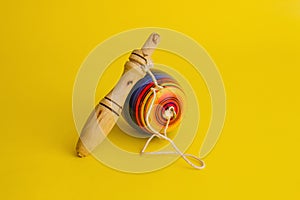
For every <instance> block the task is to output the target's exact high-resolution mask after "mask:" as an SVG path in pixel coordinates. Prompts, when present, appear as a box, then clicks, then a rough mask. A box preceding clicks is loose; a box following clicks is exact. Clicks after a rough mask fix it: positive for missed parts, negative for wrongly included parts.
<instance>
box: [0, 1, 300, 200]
mask: <svg viewBox="0 0 300 200" xmlns="http://www.w3.org/2000/svg"><path fill="white" fill-rule="evenodd" d="M0 11H1V12H0V21H1V23H0V27H1V32H0V36H1V37H0V38H1V39H0V40H1V41H0V44H1V52H0V53H1V54H0V55H1V59H0V63H1V77H0V78H1V79H0V80H1V84H0V89H1V98H0V104H1V129H2V130H1V142H0V144H1V147H2V149H1V153H2V156H1V159H0V160H1V166H0V181H1V183H0V184H1V185H0V188H1V189H0V195H1V199H81V200H82V199H184V198H189V199H204V198H205V199H221V198H222V199H299V198H300V191H299V188H300V175H299V167H300V165H299V163H300V162H299V146H300V136H299V128H298V126H299V119H300V117H299V114H300V112H299V111H300V109H299V100H300V99H299V96H300V95H299V81H298V80H299V67H300V58H299V57H300V37H299V35H300V1H299V0H285V1H284V0H282V1H279V0H274V1H259V0H255V1H230V0H228V1H216V0H212V1H188V0H186V1H155V0H153V1H136V0H131V1H118V2H114V1H80V3H79V1H78V2H74V1H5V2H1V7H0ZM145 26H159V27H165V28H171V29H175V30H178V31H180V32H183V33H185V34H187V35H189V36H191V37H192V38H194V39H195V40H196V41H198V42H199V43H200V44H202V45H203V46H204V47H205V48H206V50H207V51H208V52H209V54H210V55H211V56H212V58H213V59H214V61H215V62H216V64H217V66H218V68H219V70H220V72H221V74H222V77H223V80H224V83H225V87H226V92H227V118H226V123H225V127H224V130H223V133H222V135H221V138H220V140H219V142H218V144H217V146H216V148H215V149H214V150H213V152H212V153H210V155H209V156H208V157H207V158H206V159H205V161H206V163H207V168H206V169H205V170H203V171H196V170H193V169H190V168H188V167H186V165H185V163H184V162H183V161H182V160H178V161H177V162H176V163H174V164H173V165H171V166H170V167H168V168H165V169H163V170H160V171H157V172H154V173H148V174H140V175H134V174H126V173H122V172H118V171H115V170H112V169H110V168H108V167H106V166H104V165H102V164H100V163H99V162H98V161H97V160H95V159H93V158H92V157H89V158H86V159H84V160H82V159H78V158H76V157H75V154H74V147H75V143H76V141H77V138H78V135H77V133H76V130H75V127H74V123H73V116H72V89H73V82H74V80H75V77H76V73H77V70H78V69H79V67H80V65H81V63H82V62H83V60H84V58H85V57H86V56H87V55H88V53H89V52H90V51H91V50H92V49H93V48H94V47H95V46H96V45H97V44H99V43H100V42H101V41H103V40H105V39H106V38H108V37H110V36H112V35H113V34H116V33H118V32H120V31H124V30H127V29H132V28H138V27H145ZM190 151H191V152H192V153H197V151H196V149H194V148H193V149H191V150H190Z"/></svg>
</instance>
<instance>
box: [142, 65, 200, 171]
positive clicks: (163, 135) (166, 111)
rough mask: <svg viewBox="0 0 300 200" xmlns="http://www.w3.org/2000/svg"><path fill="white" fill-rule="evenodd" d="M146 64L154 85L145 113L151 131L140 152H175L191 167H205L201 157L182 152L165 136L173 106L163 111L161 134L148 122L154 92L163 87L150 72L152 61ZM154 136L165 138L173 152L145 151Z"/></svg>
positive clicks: (171, 116) (161, 152) (154, 96)
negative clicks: (164, 121) (162, 130)
mask: <svg viewBox="0 0 300 200" xmlns="http://www.w3.org/2000/svg"><path fill="white" fill-rule="evenodd" d="M147 65H148V66H144V67H143V69H144V70H145V72H146V73H148V74H149V75H150V77H151V78H152V80H153V83H154V85H155V87H152V88H151V90H152V92H153V98H152V101H151V104H150V107H149V110H148V112H147V114H146V125H147V126H148V128H149V129H150V130H151V132H152V133H153V134H152V135H151V137H150V138H149V139H148V140H147V142H146V144H145V146H144V148H143V149H142V151H141V154H150V155H162V154H168V155H170V154H175V155H180V156H181V157H182V158H183V159H184V160H185V161H186V162H187V163H188V164H189V165H191V166H192V167H194V168H195V169H203V168H204V167H205V163H204V161H203V160H201V158H199V157H197V156H195V155H192V154H184V153H183V152H181V151H180V149H179V148H178V147H177V146H176V145H175V143H174V142H173V140H172V139H170V138H169V137H168V136H167V129H168V127H169V124H170V120H171V118H173V117H174V118H176V111H175V109H174V107H172V106H171V107H169V108H168V109H167V110H165V113H164V117H165V119H166V120H167V122H166V125H165V128H164V132H163V134H161V133H159V132H158V131H157V130H155V129H154V128H153V127H152V126H151V124H150V122H149V117H150V113H151V111H152V108H153V105H154V102H155V99H156V93H157V91H159V90H161V89H163V87H162V86H160V85H159V84H158V82H157V80H156V78H155V76H154V75H153V73H152V72H151V70H150V68H151V65H152V63H151V62H150V63H148V64H147ZM154 137H157V138H160V139H164V140H167V141H168V142H169V143H170V144H171V145H172V147H173V149H174V150H175V151H174V152H173V151H158V152H145V150H146V149H147V147H148V146H149V144H150V142H151V141H152V139H153V138H154ZM189 158H192V159H194V160H196V161H198V162H199V164H198V165H196V164H194V163H193V162H192V161H191V160H190V159H189Z"/></svg>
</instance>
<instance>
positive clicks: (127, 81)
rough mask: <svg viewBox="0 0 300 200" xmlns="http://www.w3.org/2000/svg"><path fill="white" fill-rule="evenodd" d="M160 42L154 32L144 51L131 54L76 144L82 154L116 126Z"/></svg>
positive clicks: (90, 117) (79, 154)
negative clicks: (119, 75) (130, 94)
mask: <svg viewBox="0 0 300 200" xmlns="http://www.w3.org/2000/svg"><path fill="white" fill-rule="evenodd" d="M159 42H160V36H159V35H158V34H157V33H152V34H151V35H150V36H149V38H148V39H147V40H146V42H145V44H144V45H143V47H142V48H141V49H140V50H134V51H133V52H132V53H131V55H130V57H129V61H127V62H126V63H125V66H124V72H123V75H122V77H121V78H120V80H119V82H118V83H117V85H116V86H115V87H114V88H113V89H112V90H111V91H110V92H109V93H108V94H107V95H106V96H105V97H104V98H103V99H102V100H101V101H100V102H99V104H98V105H97V106H96V107H95V109H94V110H93V111H92V113H91V114H90V116H89V118H88V120H87V121H86V123H85V125H84V127H83V129H82V131H81V134H80V138H79V140H78V143H77V146H76V151H77V155H78V156H79V157H85V156H87V155H89V153H90V152H91V151H93V150H94V149H95V148H96V147H97V146H98V145H99V144H100V143H101V142H102V141H103V140H104V139H105V137H106V136H107V135H108V134H109V132H110V131H111V129H112V128H113V127H114V125H115V123H116V121H117V120H118V118H119V116H120V115H121V112H122V108H123V105H124V103H125V100H126V98H127V96H128V94H129V92H130V91H131V89H132V88H133V86H134V85H135V84H136V83H137V82H138V81H139V80H140V79H142V78H143V77H144V76H145V75H146V73H145V71H144V70H142V68H141V66H145V65H147V63H148V62H149V60H151V55H152V54H153V52H154V50H155V48H156V46H157V45H158V43H159Z"/></svg>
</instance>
